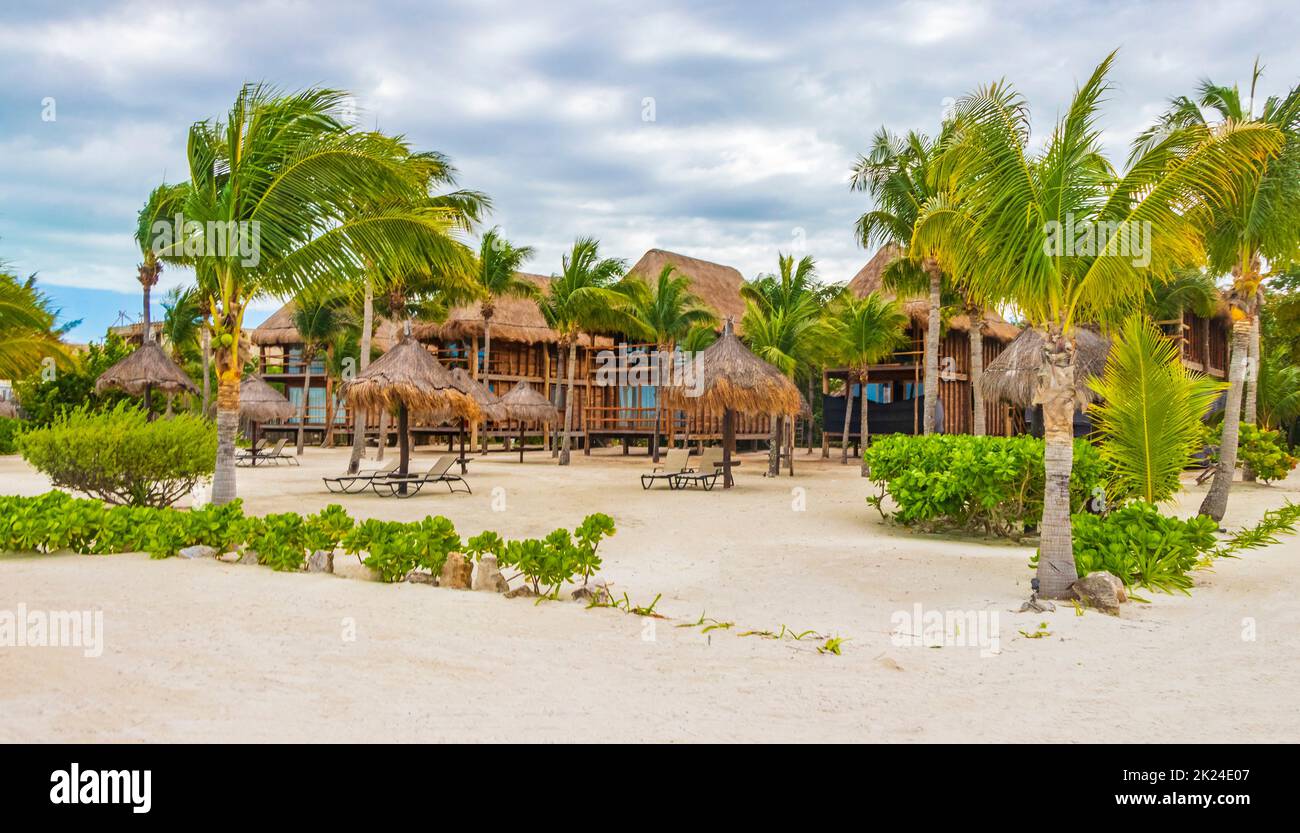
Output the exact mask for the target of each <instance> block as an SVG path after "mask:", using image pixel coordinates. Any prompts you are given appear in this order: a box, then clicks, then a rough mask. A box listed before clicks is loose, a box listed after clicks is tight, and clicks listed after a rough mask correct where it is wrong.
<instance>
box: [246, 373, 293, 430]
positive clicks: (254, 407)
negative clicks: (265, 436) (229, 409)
mask: <svg viewBox="0 0 1300 833" xmlns="http://www.w3.org/2000/svg"><path fill="white" fill-rule="evenodd" d="M239 412H240V413H241V414H243V415H244V416H246V417H247V418H249V419H251V420H252V421H253V422H270V421H272V420H276V419H289V418H290V417H293V416H297V414H298V409H297V408H296V407H294V404H293V403H292V402H290V401H289V400H288V399H286V398H285V397H284V394H282V393H280V392H279V391H278V390H276V389H275V388H273V387H271V386H270V385H268V384H267V383H266V380H264V379H263V378H262V377H261V376H258V375H257V374H256V373H250V374H248V375H247V376H245V377H244V378H243V379H242V380H240V382H239Z"/></svg>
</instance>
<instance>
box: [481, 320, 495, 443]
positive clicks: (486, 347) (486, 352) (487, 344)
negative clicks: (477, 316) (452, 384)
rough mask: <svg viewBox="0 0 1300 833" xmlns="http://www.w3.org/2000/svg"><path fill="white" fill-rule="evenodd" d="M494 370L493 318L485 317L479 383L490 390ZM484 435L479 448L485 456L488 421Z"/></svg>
mask: <svg viewBox="0 0 1300 833" xmlns="http://www.w3.org/2000/svg"><path fill="white" fill-rule="evenodd" d="M491 369H492V316H491V315H484V316H483V366H482V367H480V368H479V383H480V384H482V385H483V387H485V388H488V389H489V390H491V388H490V387H488V373H489V372H490V371H491ZM482 431H483V435H482V437H481V438H480V442H479V446H480V448H481V449H482V451H483V453H484V454H487V450H488V435H487V420H484V421H483V428H482Z"/></svg>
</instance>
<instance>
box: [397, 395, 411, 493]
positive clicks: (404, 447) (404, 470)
mask: <svg viewBox="0 0 1300 833" xmlns="http://www.w3.org/2000/svg"><path fill="white" fill-rule="evenodd" d="M409 427H410V420H409V418H408V416H407V413H406V403H405V402H403V403H402V404H401V405H399V406H398V407H397V444H398V446H397V447H398V452H397V473H398V474H399V475H401V476H402V477H405V476H406V475H407V474H409V473H410V467H411V435H410V431H409V430H408V429H409ZM398 489H400V490H401V492H402V494H406V484H405V483H403V484H401V485H400V486H398Z"/></svg>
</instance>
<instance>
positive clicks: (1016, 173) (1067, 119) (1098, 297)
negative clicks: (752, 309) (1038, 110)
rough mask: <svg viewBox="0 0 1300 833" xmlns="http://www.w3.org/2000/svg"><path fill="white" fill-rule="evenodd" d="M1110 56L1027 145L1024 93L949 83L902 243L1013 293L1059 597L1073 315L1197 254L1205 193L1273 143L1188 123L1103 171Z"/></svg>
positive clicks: (1264, 136) (1045, 538)
mask: <svg viewBox="0 0 1300 833" xmlns="http://www.w3.org/2000/svg"><path fill="white" fill-rule="evenodd" d="M1113 61H1114V53H1112V54H1111V55H1109V56H1107V57H1106V59H1105V60H1104V61H1102V63H1101V64H1100V65H1099V66H1098V67H1097V69H1096V70H1095V71H1094V72H1093V74H1092V75H1091V76H1090V77H1089V78H1088V80H1087V81H1086V82H1085V83H1084V84H1083V85H1082V86H1081V87H1080V88H1079V89H1078V90H1077V91H1076V93H1075V95H1074V98H1073V100H1072V102H1071V104H1070V107H1069V109H1068V110H1067V111H1066V113H1065V114H1064V115H1063V116H1062V117H1061V119H1060V120H1059V121H1058V123H1057V125H1056V127H1055V129H1054V131H1053V133H1052V135H1051V136H1050V138H1048V139H1047V141H1046V142H1045V144H1044V147H1043V149H1042V150H1041V151H1039V152H1037V153H1032V152H1031V151H1030V149H1029V148H1030V138H1029V134H1030V131H1029V108H1028V105H1027V104H1026V103H1025V101H1024V99H1022V98H1021V97H1020V96H1019V95H1018V94H1017V93H1016V92H1015V91H1014V90H1013V89H1012V88H1011V87H1010V85H1008V84H1006V83H1005V82H999V83H997V84H993V85H990V86H987V87H983V88H981V89H979V90H977V91H976V92H974V93H972V94H970V95H968V96H965V97H963V98H962V99H961V100H960V101H959V102H958V103H957V107H956V119H955V121H956V127H955V137H954V141H953V142H952V143H951V145H950V146H949V147H948V148H947V149H946V151H945V157H947V158H946V159H945V165H947V166H950V170H951V171H952V176H953V177H954V180H953V181H954V183H955V185H954V188H955V196H954V198H953V199H947V198H943V197H941V198H937V199H935V200H933V201H932V202H931V203H930V204H928V205H926V206H925V207H923V208H922V210H921V212H920V214H919V216H918V218H917V221H916V223H915V230H914V233H913V238H914V239H913V240H912V241H911V243H910V244H909V248H910V249H912V250H919V251H937V252H938V255H939V257H940V258H941V259H942V260H943V261H944V263H945V266H946V267H947V268H948V269H949V270H950V271H951V272H953V273H954V274H960V275H963V276H964V278H965V280H967V281H969V282H970V284H971V286H972V287H973V288H974V290H975V291H976V293H977V294H978V295H980V296H982V297H990V298H999V299H1005V300H1006V301H1008V302H1010V303H1011V304H1014V305H1015V306H1016V307H1017V308H1018V309H1019V310H1020V312H1021V313H1022V315H1023V316H1024V317H1025V318H1026V319H1027V320H1028V322H1029V323H1030V324H1031V326H1034V327H1036V328H1037V329H1038V330H1039V331H1040V333H1041V335H1042V337H1043V343H1044V348H1043V359H1042V366H1041V370H1040V377H1039V380H1040V381H1039V384H1038V390H1037V392H1036V395H1035V399H1036V401H1037V402H1038V403H1039V404H1041V405H1042V407H1043V417H1044V424H1045V439H1046V449H1045V454H1044V468H1045V476H1046V484H1045V495H1044V501H1043V517H1042V521H1041V524H1040V530H1041V534H1042V544H1041V557H1040V558H1039V564H1038V584H1039V587H1038V591H1039V593H1040V594H1041V595H1043V596H1044V597H1046V598H1058V599H1059V598H1066V597H1068V596H1069V594H1070V593H1071V585H1072V584H1073V582H1074V581H1075V579H1076V578H1077V575H1076V572H1075V566H1074V553H1073V548H1072V537H1071V528H1070V471H1071V468H1072V462H1073V460H1072V455H1073V414H1074V411H1075V408H1076V406H1077V405H1078V403H1079V402H1080V401H1082V400H1083V397H1084V396H1085V390H1084V388H1083V385H1082V383H1081V380H1079V379H1077V378H1076V375H1075V367H1076V365H1075V332H1076V328H1078V327H1079V326H1080V325H1081V324H1082V323H1085V322H1095V323H1107V322H1113V321H1115V320H1116V316H1117V315H1118V314H1122V313H1123V312H1125V311H1126V310H1128V309H1131V308H1133V307H1135V306H1138V305H1139V304H1141V302H1142V300H1143V299H1144V298H1145V296H1146V294H1147V292H1148V288H1149V287H1150V285H1151V284H1152V283H1153V282H1154V283H1163V282H1167V281H1169V280H1171V279H1172V278H1173V277H1175V275H1176V274H1177V272H1178V270H1180V269H1183V268H1187V267H1189V266H1195V265H1196V264H1197V263H1199V262H1200V260H1201V259H1202V258H1203V256H1204V255H1203V252H1204V241H1205V236H1204V231H1203V226H1202V224H1201V223H1200V222H1199V219H1200V215H1201V214H1202V213H1203V211H1204V206H1205V205H1206V203H1207V200H1210V199H1222V198H1223V197H1225V196H1226V195H1227V194H1229V193H1230V192H1231V191H1232V190H1233V189H1234V188H1235V186H1236V185H1237V178H1239V177H1240V176H1242V175H1243V174H1244V173H1246V172H1248V171H1250V170H1252V169H1253V168H1254V167H1255V166H1256V165H1258V164H1259V161H1260V160H1261V159H1263V158H1264V157H1265V156H1267V155H1268V154H1269V153H1272V152H1275V151H1276V150H1277V148H1278V146H1279V144H1280V141H1279V138H1278V136H1277V131H1275V130H1274V129H1272V128H1269V127H1266V126H1264V125H1259V124H1227V125H1224V126H1223V127H1222V128H1221V129H1217V130H1206V129H1198V128H1195V127H1188V128H1186V129H1182V130H1177V131H1170V132H1169V133H1168V134H1167V135H1165V136H1164V137H1162V138H1161V139H1160V140H1158V141H1155V142H1152V143H1150V145H1149V146H1148V147H1146V148H1142V149H1140V151H1139V152H1136V153H1135V154H1134V155H1133V157H1132V159H1131V160H1130V163H1129V166H1128V168H1127V169H1126V170H1124V171H1117V170H1116V169H1115V168H1114V167H1113V166H1112V165H1111V164H1110V163H1109V161H1108V160H1107V159H1106V158H1105V157H1104V156H1103V154H1102V150H1101V143H1100V138H1099V137H1100V131H1099V130H1098V128H1097V118H1098V114H1099V110H1100V102H1101V99H1102V97H1103V96H1104V94H1105V93H1106V90H1107V89H1108V87H1109V85H1108V83H1107V81H1106V76H1107V73H1108V72H1109V70H1110V67H1111V64H1112V63H1113ZM1071 225H1072V226H1073V227H1074V228H1076V229H1078V228H1087V229H1091V230H1092V231H1093V232H1094V234H1093V235H1092V236H1091V237H1089V238H1085V239H1084V241H1083V243H1082V244H1078V241H1077V240H1075V239H1073V238H1072V239H1067V240H1063V239H1062V228H1063V227H1064V228H1069V227H1071ZM957 228H960V229H961V231H960V233H954V229H957ZM1107 230H1109V231H1108V233H1106V234H1104V235H1103V234H1100V232H1102V231H1107ZM1144 238H1145V239H1144ZM941 241H942V242H943V243H944V244H945V245H944V246H942V247H939V248H935V247H936V246H937V245H938V244H939V243H940V242H941ZM1089 241H1091V243H1089Z"/></svg>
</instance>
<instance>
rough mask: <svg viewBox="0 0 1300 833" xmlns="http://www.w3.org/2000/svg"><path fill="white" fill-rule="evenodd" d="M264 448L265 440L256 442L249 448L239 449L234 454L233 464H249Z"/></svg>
mask: <svg viewBox="0 0 1300 833" xmlns="http://www.w3.org/2000/svg"><path fill="white" fill-rule="evenodd" d="M264 448H266V440H258V441H257V442H255V443H253V445H252V447H251V448H241V449H239V450H237V451H236V452H235V462H236V463H245V462H249V461H251V460H253V459H254V458H255V457H256V456H257V455H258V454H261V453H262V449H264Z"/></svg>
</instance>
